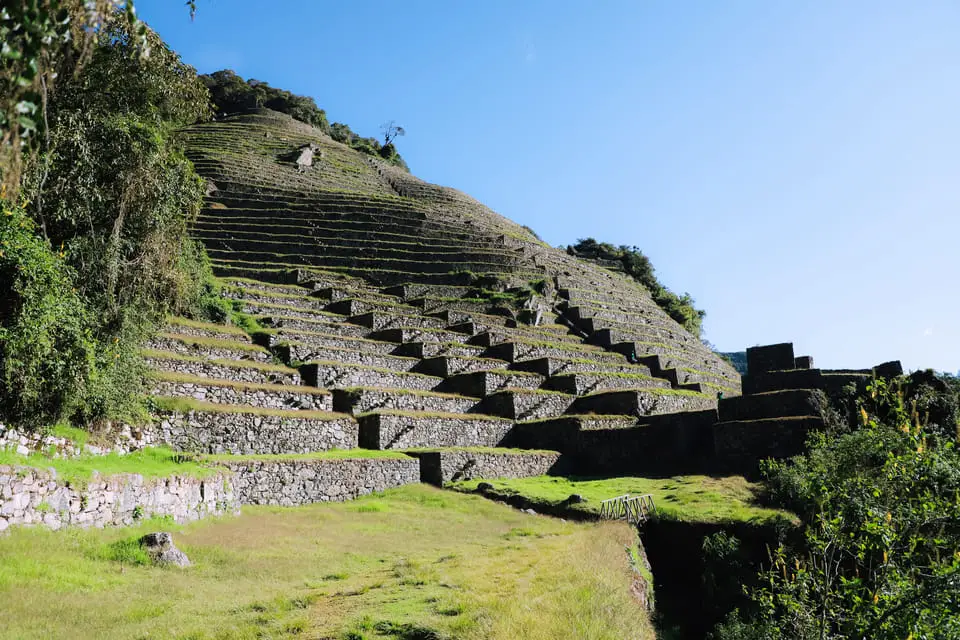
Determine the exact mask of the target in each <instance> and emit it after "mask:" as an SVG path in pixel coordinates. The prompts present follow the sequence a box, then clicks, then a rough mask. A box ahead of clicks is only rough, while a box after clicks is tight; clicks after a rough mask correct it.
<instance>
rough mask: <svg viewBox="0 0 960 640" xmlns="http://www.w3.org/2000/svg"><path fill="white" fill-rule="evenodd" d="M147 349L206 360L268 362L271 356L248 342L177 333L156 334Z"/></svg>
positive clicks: (261, 348)
mask: <svg viewBox="0 0 960 640" xmlns="http://www.w3.org/2000/svg"><path fill="white" fill-rule="evenodd" d="M147 347H148V348H149V349H154V350H157V351H169V352H171V353H181V354H184V355H189V356H195V357H198V358H205V359H207V360H224V359H226V360H256V361H257V362H270V361H271V360H272V359H273V355H272V354H271V353H270V352H269V351H267V350H266V349H264V348H263V347H261V346H257V345H255V344H251V343H250V342H249V341H248V340H247V341H243V340H221V339H219V338H202V337H198V336H190V335H182V334H177V333H158V334H157V335H156V336H154V337H153V338H152V339H151V340H150V342H149V343H147Z"/></svg>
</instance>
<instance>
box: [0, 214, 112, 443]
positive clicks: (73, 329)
mask: <svg viewBox="0 0 960 640" xmlns="http://www.w3.org/2000/svg"><path fill="white" fill-rule="evenodd" d="M74 280H75V273H74V272H73V270H72V269H70V268H69V267H67V266H66V265H65V264H64V263H63V260H62V259H61V257H60V256H59V255H58V254H57V253H56V252H54V251H53V250H52V249H51V247H50V245H49V243H48V242H46V241H44V240H43V239H42V238H41V237H40V236H38V235H37V233H36V232H35V225H34V223H33V221H32V220H31V219H30V218H28V217H27V216H26V215H25V213H24V212H23V210H22V209H20V208H18V207H12V206H9V205H4V208H3V215H2V216H0V291H3V292H4V295H3V296H2V298H0V412H2V414H3V415H4V416H6V417H7V419H12V420H16V421H17V422H21V423H23V424H25V425H28V426H36V425H39V424H42V423H44V422H50V423H52V422H57V421H59V420H60V419H62V418H64V417H67V416H69V415H70V414H71V413H72V412H73V411H75V410H76V409H77V408H78V406H79V405H80V404H81V403H82V400H83V397H84V395H85V393H86V390H87V385H88V383H89V380H90V375H91V372H92V371H93V368H94V362H95V351H96V343H95V341H94V339H93V337H92V336H91V332H90V325H91V318H90V315H89V314H88V312H87V309H86V307H85V306H84V304H83V301H82V300H81V299H80V298H79V296H78V295H77V292H76V290H75V289H74V286H73V284H74Z"/></svg>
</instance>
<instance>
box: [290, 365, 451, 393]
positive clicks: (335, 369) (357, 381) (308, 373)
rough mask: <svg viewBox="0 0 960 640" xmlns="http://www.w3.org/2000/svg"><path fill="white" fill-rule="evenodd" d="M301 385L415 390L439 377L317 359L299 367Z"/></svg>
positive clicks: (434, 383) (423, 388) (433, 384)
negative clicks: (301, 378)
mask: <svg viewBox="0 0 960 640" xmlns="http://www.w3.org/2000/svg"><path fill="white" fill-rule="evenodd" d="M300 375H302V376H303V381H304V383H305V384H309V385H311V386H314V387H323V388H325V389H346V388H350V387H380V388H385V389H418V390H420V391H430V390H432V389H434V388H435V387H436V386H437V385H439V384H440V383H441V382H442V381H443V378H438V377H435V376H425V375H422V374H419V373H404V372H400V371H394V370H392V369H384V368H381V367H365V366H361V365H355V364H345V363H343V362H324V361H317V362H311V363H309V364H305V365H303V366H301V367H300Z"/></svg>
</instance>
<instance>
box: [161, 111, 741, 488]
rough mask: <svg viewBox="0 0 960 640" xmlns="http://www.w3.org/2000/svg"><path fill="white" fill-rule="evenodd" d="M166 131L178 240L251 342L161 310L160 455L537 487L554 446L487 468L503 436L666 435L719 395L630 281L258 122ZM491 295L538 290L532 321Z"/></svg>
mask: <svg viewBox="0 0 960 640" xmlns="http://www.w3.org/2000/svg"><path fill="white" fill-rule="evenodd" d="M183 135H184V138H185V141H186V145H187V152H188V155H189V157H190V158H191V160H193V162H194V163H195V166H196V168H197V170H198V171H199V172H200V173H201V175H203V176H205V177H206V178H207V179H208V180H209V181H210V182H209V184H208V187H209V189H208V192H209V195H208V199H207V203H206V207H205V209H204V210H203V211H202V213H201V215H200V216H199V217H198V219H197V221H196V223H195V225H194V228H193V234H194V235H195V237H197V238H198V239H200V240H201V241H202V242H203V243H204V244H205V245H206V247H207V251H208V253H209V255H210V257H211V259H212V262H213V265H214V271H215V273H216V274H217V275H218V277H219V278H220V279H221V281H222V282H223V284H224V285H225V286H224V293H225V295H226V296H227V297H229V298H231V299H232V300H233V304H234V305H235V306H236V308H237V309H238V310H239V311H242V312H243V313H245V314H248V315H249V316H250V317H251V318H252V319H254V320H256V323H257V324H258V325H259V326H260V327H261V329H260V330H258V331H254V332H252V333H251V334H250V335H248V334H247V333H244V332H242V331H240V330H238V329H237V328H235V327H230V326H222V325H213V324H205V323H201V322H193V321H189V320H184V319H177V318H174V319H171V321H170V323H169V325H168V326H167V327H165V329H164V331H163V332H162V333H160V334H158V335H157V336H156V338H155V339H154V340H153V342H152V343H151V344H149V345H148V350H147V351H146V356H147V359H148V362H149V363H150V364H151V365H152V367H153V368H154V369H155V372H156V373H155V383H154V384H155V388H154V394H155V396H156V397H157V399H156V403H155V404H156V413H157V417H158V421H157V424H158V425H159V427H157V429H158V430H159V432H160V433H159V438H160V439H161V440H163V441H166V442H168V443H170V444H172V445H173V446H175V447H176V448H179V449H183V450H191V451H198V452H204V453H215V454H221V455H226V456H229V455H237V456H247V457H245V458H243V459H244V460H249V456H251V455H252V456H256V455H260V454H279V455H280V456H283V455H292V454H311V453H314V452H318V451H323V450H326V449H331V448H337V449H357V450H358V451H359V448H360V447H364V448H370V449H381V450H382V449H394V450H418V451H422V450H425V449H426V450H430V451H440V452H443V451H444V450H447V449H449V451H450V456H452V457H450V458H449V459H450V460H455V461H456V465H458V468H469V469H473V471H471V472H470V473H471V474H477V473H481V472H483V471H482V470H488V471H486V473H497V472H498V471H497V470H498V469H499V470H504V471H503V472H504V473H506V472H507V471H505V470H507V469H509V470H510V471H509V473H519V472H520V471H518V470H529V472H530V473H542V472H544V471H545V470H546V469H548V468H551V467H552V466H553V464H554V462H555V461H556V454H552V455H553V457H551V454H544V452H543V451H536V452H534V451H531V452H530V456H531V457H530V462H529V463H525V462H517V458H516V457H515V456H517V455H521V456H522V455H523V452H517V451H516V450H511V451H510V452H509V455H511V456H514V457H511V458H510V459H509V460H510V461H511V462H509V463H508V462H503V463H499V462H497V457H496V456H498V455H507V451H506V450H502V449H501V450H499V451H500V453H498V449H496V447H498V446H504V445H507V444H509V442H510V441H511V440H516V438H515V437H514V430H515V427H516V424H517V423H518V422H521V421H530V420H550V419H561V418H562V417H563V416H565V415H571V414H575V413H584V412H590V413H619V414H621V417H620V418H619V420H621V421H623V420H625V421H627V422H629V423H631V424H637V423H638V421H642V420H645V419H648V418H649V417H650V416H656V415H661V414H676V415H677V416H678V418H677V419H678V420H680V421H681V422H682V419H681V418H679V416H681V415H682V414H683V412H687V411H690V412H702V411H704V410H710V409H712V410H715V409H716V405H717V397H718V393H723V394H726V395H736V394H738V393H739V389H740V380H739V376H737V374H736V373H735V372H734V371H733V370H732V368H730V367H729V366H728V365H727V364H726V363H725V362H724V361H723V360H721V359H720V358H719V357H717V356H715V355H714V354H713V353H712V352H710V351H709V350H708V349H706V348H705V347H703V346H702V345H701V343H700V341H699V340H698V339H696V338H694V337H693V336H690V335H689V334H688V333H687V332H686V331H684V330H683V329H682V328H681V327H679V326H678V325H677V324H676V323H674V322H673V321H672V320H671V319H670V318H669V317H668V316H666V314H664V313H663V312H662V311H661V310H660V309H659V308H658V307H657V306H656V305H655V304H654V303H653V302H652V300H651V298H650V296H649V294H648V293H647V292H646V291H645V290H643V289H642V288H641V287H640V286H639V285H637V284H636V283H635V282H633V281H632V280H629V279H627V278H625V277H624V276H622V275H620V274H617V273H613V272H611V271H608V270H606V269H604V268H602V267H599V266H596V265H593V264H590V263H587V262H584V261H581V260H578V259H576V258H573V257H571V256H568V255H566V254H565V253H563V252H561V251H557V250H555V249H552V248H550V247H548V246H546V245H544V244H542V243H540V242H539V241H538V240H536V238H534V237H533V236H532V235H531V234H530V233H529V232H528V231H527V230H526V229H524V228H523V227H520V226H519V225H516V224H515V223H513V222H511V221H509V220H507V219H506V218H503V217H502V216H499V215H497V214H495V213H494V212H492V211H490V210H489V209H487V208H486V207H484V206H483V205H481V204H480V203H478V202H476V201H475V200H473V199H471V198H469V197H468V196H466V195H464V194H462V193H460V192H457V191H455V190H452V189H447V188H444V187H438V186H435V185H429V184H427V183H424V182H422V181H420V180H418V179H416V178H414V177H412V176H410V175H408V174H406V173H404V172H402V171H400V170H398V169H396V168H394V167H389V166H386V165H384V164H383V163H381V162H380V161H379V160H376V159H373V158H370V157H369V156H364V155H362V154H359V153H357V152H355V151H353V150H350V149H348V148H347V147H345V146H344V145H341V144H339V143H336V142H334V141H332V140H331V139H329V138H328V137H326V136H324V135H323V134H321V133H319V132H318V131H316V130H313V129H311V128H309V127H304V126H302V125H300V124H299V123H295V122H294V121H292V120H290V119H289V118H286V117H284V116H280V115H279V114H274V113H272V112H269V111H260V112H256V113H252V114H248V115H243V116H234V117H231V118H227V119H225V120H222V121H219V122H214V123H209V124H204V125H198V126H195V127H191V128H189V129H187V130H186V131H185V132H184V133H183ZM307 142H313V143H315V144H317V145H319V147H320V149H321V150H322V154H318V157H319V159H318V160H317V161H316V162H315V166H314V167H312V168H310V169H308V170H307V171H305V172H298V171H297V169H296V168H295V167H294V166H293V163H291V162H289V161H287V160H283V159H282V158H284V157H285V155H286V154H287V153H289V152H290V151H291V150H292V149H295V148H297V147H298V146H299V145H301V144H305V143H307ZM510 287H528V288H529V289H533V290H536V291H537V294H536V295H535V296H534V297H533V303H534V304H535V306H537V307H539V310H540V316H541V321H540V323H539V325H538V326H533V325H531V324H529V323H526V322H523V321H521V320H519V319H518V318H520V317H521V315H520V314H519V311H520V310H519V309H510V308H509V307H508V306H507V305H506V304H505V303H502V302H500V300H503V299H504V298H503V297H500V298H496V297H495V296H492V295H490V293H491V291H490V290H491V289H492V292H493V293H496V292H502V291H504V290H506V289H508V288H510ZM531 448H533V447H532V446H531ZM491 456H493V457H491ZM358 458H362V455H360V454H359V453H358ZM239 459H240V458H238V460H239ZM346 459H349V455H348V457H347V458H346ZM421 459H430V460H434V459H435V456H432V455H431V456H424V455H421ZM440 459H442V460H447V458H445V457H442V456H441V458H440ZM471 460H473V462H471ZM504 460H507V459H506V458H504ZM545 460H546V461H547V462H548V463H549V464H547V463H545V462H544V461H545ZM237 464H247V463H240V462H238V463H237ZM251 464H252V463H251ZM257 464H266V463H265V462H263V461H260V462H258V463H257ZM303 464H307V465H309V464H310V463H308V462H304V463H303ZM325 464H326V465H327V466H325V467H323V468H325V469H329V468H331V467H330V465H331V464H333V463H332V462H331V461H329V460H328V461H326V462H325ZM431 464H433V463H431ZM444 464H446V463H444ZM316 468H317V469H320V468H321V466H317V467H316ZM387 475H389V477H391V478H392V477H396V478H397V482H401V481H404V482H405V481H410V474H407V473H400V474H394V475H390V474H387ZM423 475H424V477H431V478H433V477H440V478H444V479H446V475H447V472H446V471H443V472H442V473H439V472H438V473H433V472H431V473H425V474H423ZM378 477H379V476H378ZM384 477H386V476H384ZM378 486H379V485H378ZM308 494H309V492H304V493H303V495H308Z"/></svg>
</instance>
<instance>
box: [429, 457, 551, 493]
mask: <svg viewBox="0 0 960 640" xmlns="http://www.w3.org/2000/svg"><path fill="white" fill-rule="evenodd" d="M411 455H415V456H417V457H418V458H420V480H421V481H422V482H429V483H431V484H435V485H443V483H445V482H453V481H456V480H471V479H473V478H488V479H493V478H527V477H530V476H542V475H545V474H547V473H549V472H550V471H557V470H558V469H557V465H558V460H559V459H560V454H559V453H555V452H552V451H551V452H536V453H523V452H507V451H504V452H502V453H501V452H498V451H489V452H488V451H483V452H481V451H462V450H457V449H449V450H446V451H422V452H411Z"/></svg>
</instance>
